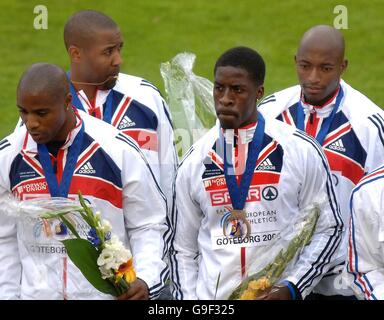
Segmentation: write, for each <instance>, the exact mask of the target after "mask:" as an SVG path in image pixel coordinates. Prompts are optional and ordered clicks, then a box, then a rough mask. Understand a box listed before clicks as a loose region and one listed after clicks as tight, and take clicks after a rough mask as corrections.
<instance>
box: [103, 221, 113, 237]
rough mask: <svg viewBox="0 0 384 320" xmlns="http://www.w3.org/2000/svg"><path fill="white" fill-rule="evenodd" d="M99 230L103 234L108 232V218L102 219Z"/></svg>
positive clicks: (109, 224) (110, 228)
mask: <svg viewBox="0 0 384 320" xmlns="http://www.w3.org/2000/svg"><path fill="white" fill-rule="evenodd" d="M101 230H102V231H103V232H104V234H106V233H108V232H110V231H111V230H112V226H111V223H110V222H109V221H108V220H105V219H103V222H102V223H101Z"/></svg>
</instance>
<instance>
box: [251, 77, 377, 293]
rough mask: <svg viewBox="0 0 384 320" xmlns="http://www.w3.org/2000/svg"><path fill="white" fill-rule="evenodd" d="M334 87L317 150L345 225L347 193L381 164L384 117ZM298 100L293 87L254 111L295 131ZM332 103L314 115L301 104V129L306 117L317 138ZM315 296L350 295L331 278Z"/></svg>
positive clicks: (344, 246) (342, 253) (352, 92)
mask: <svg viewBox="0 0 384 320" xmlns="http://www.w3.org/2000/svg"><path fill="white" fill-rule="evenodd" d="M340 88H341V89H342V91H343V98H342V100H341V102H340V106H339V108H338V110H337V112H336V114H335V118H334V120H333V121H332V124H331V127H330V130H329V132H328V134H327V135H326V136H325V139H324V142H323V145H322V147H323V150H324V153H325V155H326V157H327V159H328V162H329V166H330V169H331V172H332V177H333V183H334V186H335V191H336V195H337V197H338V202H339V204H340V211H341V214H342V217H343V222H344V225H345V226H348V224H349V218H350V208H349V197H350V194H351V191H352V189H353V188H354V187H355V185H356V184H357V183H358V181H359V180H360V179H361V178H362V177H363V176H364V175H365V174H366V173H367V172H370V171H372V170H373V169H375V168H377V167H378V166H379V165H380V164H381V163H382V161H383V159H384V114H383V111H382V110H381V109H380V108H379V107H378V106H376V105H375V104H374V103H373V102H372V101H370V100H369V99H368V98H367V97H365V96H364V95H363V94H361V93H360V92H358V91H357V90H355V89H353V88H352V87H351V86H350V85H348V84H347V83H345V82H344V81H342V80H341V82H340ZM300 97H301V87H300V86H299V85H297V86H294V87H291V88H287V89H285V90H282V91H279V92H276V93H274V94H272V95H270V96H268V97H266V98H265V99H264V100H263V102H261V104H260V105H259V107H258V108H259V111H260V112H261V113H262V114H263V115H264V116H265V117H266V118H277V119H279V120H281V121H283V122H285V123H288V124H290V125H293V126H296V124H297V108H298V101H300V99H301V98H300ZM335 101H336V96H334V97H333V98H332V99H331V101H329V103H328V104H326V105H324V106H322V107H321V108H315V112H314V107H313V106H311V105H309V104H305V103H302V105H303V108H304V113H305V118H304V121H305V127H306V128H307V129H308V128H309V127H312V126H310V121H311V119H310V117H311V115H312V117H313V125H314V128H313V130H314V132H315V133H316V134H318V133H319V131H320V130H321V128H322V124H323V123H324V121H325V119H326V118H327V117H328V116H330V114H331V112H332V110H333V107H334V105H335ZM311 130H312V129H311ZM307 131H308V130H307ZM347 238H348V237H347V232H346V231H345V233H344V236H343V242H342V245H341V246H340V250H339V253H338V254H337V257H338V259H337V260H338V263H341V262H343V261H344V260H345V255H346V250H347ZM341 270H342V266H339V267H336V268H335V274H339V273H340V271H341ZM316 291H317V292H319V293H323V294H326V295H332V294H344V295H348V294H350V293H349V292H350V290H349V289H348V288H347V287H346V286H345V284H343V283H342V282H341V279H339V278H337V276H336V277H335V276H332V277H326V278H324V281H322V282H321V283H320V285H319V286H318V287H317V288H316Z"/></svg>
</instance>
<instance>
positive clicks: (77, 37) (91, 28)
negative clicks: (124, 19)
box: [64, 10, 118, 50]
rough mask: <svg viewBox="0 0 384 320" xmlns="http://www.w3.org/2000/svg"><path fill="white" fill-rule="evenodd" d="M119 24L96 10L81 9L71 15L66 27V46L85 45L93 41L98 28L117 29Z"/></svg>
mask: <svg viewBox="0 0 384 320" xmlns="http://www.w3.org/2000/svg"><path fill="white" fill-rule="evenodd" d="M115 28H118V25H117V24H116V22H115V21H113V20H112V18H110V17H108V16H107V15H105V14H104V13H102V12H99V11H96V10H81V11H78V12H76V13H75V14H74V15H73V16H71V17H70V18H69V19H68V21H67V23H66V24H65V27H64V43H65V47H66V48H67V50H68V48H69V46H71V45H76V46H80V47H81V46H83V45H84V44H85V43H88V42H89V41H91V42H92V39H93V37H95V32H96V31H98V30H105V29H115Z"/></svg>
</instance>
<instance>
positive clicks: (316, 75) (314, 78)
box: [308, 68, 320, 83]
mask: <svg viewBox="0 0 384 320" xmlns="http://www.w3.org/2000/svg"><path fill="white" fill-rule="evenodd" d="M308 81H309V82H310V83H318V82H319V81H320V72H319V70H318V69H317V68H312V69H311V70H310V71H309V74H308Z"/></svg>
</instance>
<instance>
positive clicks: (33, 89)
mask: <svg viewBox="0 0 384 320" xmlns="http://www.w3.org/2000/svg"><path fill="white" fill-rule="evenodd" d="M24 92H28V93H32V94H42V93H45V94H47V95H49V96H50V97H51V98H52V99H53V100H57V99H62V98H64V97H65V96H67V95H68V93H69V92H70V89H69V80H68V77H67V74H66V73H65V71H64V70H63V69H61V68H60V67H59V66H57V65H54V64H50V63H45V62H39V63H35V64H33V65H31V66H30V67H29V68H28V69H27V70H26V71H25V72H24V73H23V75H22V76H21V78H20V80H19V84H18V85H17V94H20V93H24Z"/></svg>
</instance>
